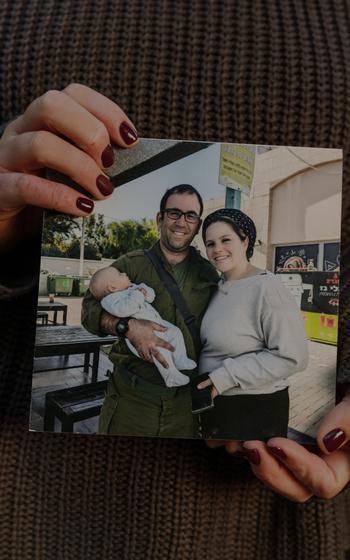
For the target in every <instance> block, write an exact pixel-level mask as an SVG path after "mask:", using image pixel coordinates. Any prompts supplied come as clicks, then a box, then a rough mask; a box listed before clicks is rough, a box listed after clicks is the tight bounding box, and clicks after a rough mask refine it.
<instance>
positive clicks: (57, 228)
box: [43, 212, 79, 248]
mask: <svg viewBox="0 0 350 560" xmlns="http://www.w3.org/2000/svg"><path fill="white" fill-rule="evenodd" d="M78 228H79V222H78V221H77V218H73V217H71V216H66V215H65V214H56V213H54V212H46V213H45V218H44V226H43V243H45V244H46V245H53V246H57V247H58V246H59V245H61V244H62V242H64V241H65V240H67V239H69V238H70V237H72V236H73V237H74V236H75V235H74V232H75V230H77V229H78ZM60 248H61V247H60Z"/></svg>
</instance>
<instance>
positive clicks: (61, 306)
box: [38, 299, 67, 325]
mask: <svg viewBox="0 0 350 560" xmlns="http://www.w3.org/2000/svg"><path fill="white" fill-rule="evenodd" d="M38 311H53V324H54V325H57V313H58V312H59V311H62V314H63V319H62V323H61V324H62V325H66V324H67V305H66V304H65V303H61V302H60V301H54V302H52V303H51V302H49V301H45V300H40V299H39V301H38Z"/></svg>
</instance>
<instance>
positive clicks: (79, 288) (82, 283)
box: [73, 276, 90, 297]
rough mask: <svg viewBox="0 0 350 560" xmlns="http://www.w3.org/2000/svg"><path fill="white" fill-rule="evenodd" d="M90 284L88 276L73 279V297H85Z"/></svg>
mask: <svg viewBox="0 0 350 560" xmlns="http://www.w3.org/2000/svg"><path fill="white" fill-rule="evenodd" d="M89 284H90V278H89V277H88V276H76V277H75V278H74V279H73V295H74V296H77V297H83V296H85V294H86V290H87V289H88V287H89Z"/></svg>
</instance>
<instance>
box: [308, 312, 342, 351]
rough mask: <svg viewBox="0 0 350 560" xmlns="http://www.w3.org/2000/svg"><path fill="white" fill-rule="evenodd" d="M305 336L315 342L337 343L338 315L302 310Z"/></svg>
mask: <svg viewBox="0 0 350 560" xmlns="http://www.w3.org/2000/svg"><path fill="white" fill-rule="evenodd" d="M302 314H303V316H304V325H305V331H306V336H307V338H309V339H310V340H315V341H316V342H326V343H327V344H334V345H337V343H338V316H337V315H327V314H326V313H312V312H311V311H302Z"/></svg>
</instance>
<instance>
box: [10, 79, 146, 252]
mask: <svg viewBox="0 0 350 560" xmlns="http://www.w3.org/2000/svg"><path fill="white" fill-rule="evenodd" d="M137 140H138V136H137V132H136V130H135V127H134V125H133V123H132V122H131V121H130V119H129V118H128V117H127V116H126V114H125V113H124V112H123V111H122V109H121V108H120V107H119V106H118V105H116V104H115V103H114V102H113V101H111V100H110V99H108V98H107V97H105V96H104V95H101V94H100V93H98V92H96V91H94V90H92V89H90V88H88V87H87V86H84V85H81V84H70V85H69V86H67V87H66V88H65V89H64V90H62V91H48V92H46V93H44V94H43V95H42V96H40V97H39V98H37V99H35V100H34V101H33V102H32V103H31V104H30V105H29V106H28V107H27V109H26V110H25V112H24V113H23V114H22V115H20V116H19V117H18V118H16V119H15V120H14V121H12V122H11V123H10V124H9V125H8V126H7V127H6V129H5V131H4V134H3V136H2V138H1V139H0V243H1V244H2V245H3V246H7V247H8V246H9V245H11V244H13V243H14V242H15V241H17V240H19V239H21V238H23V237H26V236H27V235H30V234H31V233H32V232H33V230H34V229H35V223H34V222H35V221H36V222H37V223H40V220H37V219H36V216H38V215H40V212H36V211H35V208H33V207H37V208H46V209H53V210H57V211H59V212H63V213H67V214H70V215H74V216H86V215H89V214H90V213H91V212H92V211H93V208H94V202H93V199H96V200H102V199H104V198H106V197H108V196H109V195H111V194H112V192H113V185H112V183H111V182H110V180H109V179H108V177H107V175H106V173H105V172H104V169H106V168H108V167H110V166H111V165H112V164H113V163H114V155H113V150H112V148H111V143H112V142H114V143H115V144H118V145H119V146H121V147H123V148H129V147H132V146H133V145H134V144H135V143H136V142H137ZM45 168H51V169H54V170H56V171H59V172H62V173H64V174H66V175H68V176H69V177H70V178H71V179H73V181H75V182H76V183H79V185H81V186H82V187H83V188H84V189H85V190H86V191H87V192H88V196H83V195H81V194H80V193H79V192H77V191H75V190H74V189H72V188H70V187H68V186H66V185H63V184H61V183H58V182H54V181H51V180H48V179H46V178H45V177H44V169H45Z"/></svg>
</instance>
